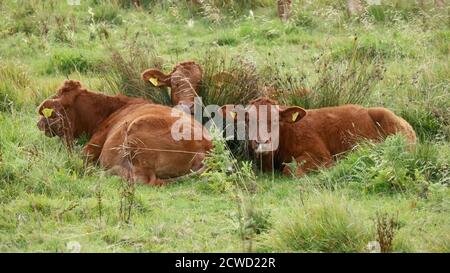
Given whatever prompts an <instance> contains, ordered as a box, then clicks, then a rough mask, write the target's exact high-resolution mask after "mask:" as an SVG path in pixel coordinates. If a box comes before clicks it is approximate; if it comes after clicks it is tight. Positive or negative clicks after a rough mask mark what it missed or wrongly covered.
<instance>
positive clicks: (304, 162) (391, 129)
mask: <svg viewBox="0 0 450 273" xmlns="http://www.w3.org/2000/svg"><path fill="white" fill-rule="evenodd" d="M250 104H251V105H250V107H247V108H245V109H243V108H240V110H239V108H235V107H234V106H233V105H228V106H223V107H222V113H223V114H224V115H226V117H227V118H228V119H234V120H235V121H236V119H237V117H239V116H245V121H246V124H247V126H246V127H247V130H248V127H249V122H255V123H257V126H258V128H259V127H260V126H264V125H266V126H267V127H266V128H268V129H270V128H275V127H272V124H271V122H272V121H271V116H277V115H278V116H279V119H278V120H276V119H274V121H273V122H278V128H279V133H277V132H269V133H270V134H269V135H270V138H263V137H261V136H260V135H259V133H257V135H256V137H255V138H254V140H250V143H249V146H250V147H249V148H250V150H252V151H253V152H254V153H255V156H256V157H257V159H259V160H261V161H262V168H263V170H265V171H271V170H273V168H276V169H280V170H281V169H282V170H283V173H285V174H295V175H297V176H299V175H302V174H304V173H305V172H308V171H310V170H314V169H317V168H319V167H326V166H330V165H332V163H333V159H334V157H336V156H338V155H340V154H342V153H345V152H346V151H349V150H351V149H352V147H354V146H355V144H356V143H357V142H358V141H361V140H363V139H366V140H373V141H378V140H381V139H383V138H385V137H387V136H389V135H394V134H396V133H400V134H403V135H405V137H406V138H407V140H408V142H409V143H410V144H414V143H415V142H416V134H415V132H414V130H413V128H412V127H411V126H410V125H409V124H408V123H407V122H406V121H405V120H404V119H402V118H400V117H398V116H396V115H395V114H394V113H392V112H391V111H389V110H388V109H385V108H364V107H361V106H358V105H344V106H338V107H328V108H321V109H313V110H305V109H303V108H301V107H297V106H293V107H289V106H278V105H277V102H276V101H274V100H271V99H267V98H259V99H256V100H253V101H251V102H250ZM267 106H274V107H270V108H268V109H271V110H268V111H267V116H269V117H268V118H266V119H261V114H259V113H261V112H259V110H260V109H261V108H263V107H267ZM239 111H240V112H241V113H237V112H239ZM275 112H276V113H275ZM251 116H253V118H251ZM261 120H267V122H266V124H262V121H261ZM273 143H277V144H278V145H277V147H275V145H272V144H273ZM262 145H264V149H262V148H261V147H262ZM267 147H269V148H267ZM293 159H294V160H295V162H296V163H297V165H294V166H296V167H295V170H293V168H291V167H289V166H288V165H291V164H286V163H289V162H292V161H293ZM291 166H292V165H291Z"/></svg>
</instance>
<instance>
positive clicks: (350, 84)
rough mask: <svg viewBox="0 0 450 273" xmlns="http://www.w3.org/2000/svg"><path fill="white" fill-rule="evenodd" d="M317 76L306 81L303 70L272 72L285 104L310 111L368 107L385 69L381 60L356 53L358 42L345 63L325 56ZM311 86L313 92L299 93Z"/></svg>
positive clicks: (318, 61)
mask: <svg viewBox="0 0 450 273" xmlns="http://www.w3.org/2000/svg"><path fill="white" fill-rule="evenodd" d="M315 72H316V75H315V77H314V78H313V77H311V79H309V81H310V82H309V83H308V82H307V81H306V79H305V76H304V75H303V73H302V72H301V71H300V72H298V71H297V75H296V74H294V73H293V72H289V73H288V74H284V75H283V72H281V70H277V69H275V70H273V71H272V75H273V76H272V78H273V79H275V80H274V82H275V83H276V85H277V86H276V87H277V88H280V89H284V90H285V92H282V93H281V94H280V96H279V97H278V98H277V99H278V100H279V101H280V103H282V104H286V105H298V106H302V107H305V108H308V109H312V108H321V107H329V106H337V105H343V104H366V103H367V102H368V101H369V100H370V98H371V95H372V93H373V91H374V88H375V86H376V84H377V83H378V82H379V81H380V80H382V79H383V74H384V72H385V67H384V64H383V60H382V58H381V57H378V56H376V57H374V58H367V57H365V55H364V54H360V53H358V51H357V42H356V38H355V43H354V46H353V51H352V55H351V56H350V57H349V58H348V59H345V60H341V61H336V60H333V58H332V56H330V55H322V56H321V57H320V58H319V59H318V60H317V61H316V63H315ZM305 85H306V86H310V87H311V90H312V91H311V92H307V93H306V94H305V93H302V94H300V93H299V90H300V91H301V90H303V89H304V87H305Z"/></svg>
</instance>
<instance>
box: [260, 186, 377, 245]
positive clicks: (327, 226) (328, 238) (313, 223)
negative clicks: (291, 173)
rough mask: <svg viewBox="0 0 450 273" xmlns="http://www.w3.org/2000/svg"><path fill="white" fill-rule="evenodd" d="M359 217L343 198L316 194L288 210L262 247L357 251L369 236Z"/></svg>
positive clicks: (370, 233) (263, 241) (366, 226)
mask: <svg viewBox="0 0 450 273" xmlns="http://www.w3.org/2000/svg"><path fill="white" fill-rule="evenodd" d="M362 219H363V218H362V217H361V215H360V214H359V211H358V210H357V209H356V208H355V207H354V206H353V205H352V203H350V202H349V201H347V200H345V198H337V197H336V196H333V195H331V194H327V193H324V194H318V195H317V196H316V195H315V196H312V197H310V198H309V199H308V200H306V202H305V204H304V206H301V207H295V208H293V209H292V210H290V212H288V213H287V214H286V215H285V218H283V220H282V221H281V222H280V223H278V224H277V225H276V226H275V228H274V230H273V231H272V232H271V233H270V234H269V235H270V236H267V237H265V240H264V239H263V240H262V242H261V247H262V248H263V249H265V250H269V251H288V252H291V251H292V252H360V251H363V250H364V247H365V245H366V244H367V242H368V241H370V239H371V238H372V232H371V231H370V228H369V227H368V225H366V224H365V222H364V220H362Z"/></svg>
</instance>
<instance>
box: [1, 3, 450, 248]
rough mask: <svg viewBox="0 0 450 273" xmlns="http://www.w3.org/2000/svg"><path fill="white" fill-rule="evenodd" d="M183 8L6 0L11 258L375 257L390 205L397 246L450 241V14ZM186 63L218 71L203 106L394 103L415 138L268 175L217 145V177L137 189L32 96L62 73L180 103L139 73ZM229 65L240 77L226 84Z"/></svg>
mask: <svg viewBox="0 0 450 273" xmlns="http://www.w3.org/2000/svg"><path fill="white" fill-rule="evenodd" d="M182 2H183V3H180V4H179V5H175V4H173V2H172V1H159V0H154V1H153V0H152V1H142V3H143V7H141V8H138V9H136V8H135V7H133V6H132V5H130V1H81V5H80V6H68V5H67V4H66V1H56V0H52V1H39V0H35V1H2V2H0V25H1V26H2V27H1V28H0V39H1V41H2V42H1V43H0V251H2V252H14V251H19V252H22V251H26V252H34V251H38V252H41V251H45V252H54V251H56V252H69V251H71V247H70V245H73V244H75V245H76V244H79V245H80V246H81V251H82V252H102V251H107V252H122V251H125V252H140V251H151V252H159V251H161V252H180V251H188V252H200V251H211V252H237V251H261V252H274V251H277V252H278V251H280V252H291V251H294V252H297V251H301V252H303V251H305V252H365V251H367V249H366V246H367V244H368V243H369V242H372V241H375V240H376V239H377V235H376V230H377V224H376V222H377V221H376V219H377V215H379V214H380V213H388V214H389V215H398V223H399V225H398V230H396V231H395V236H394V240H393V242H392V251H394V252H429V251H431V252H449V251H450V236H449V232H448V231H449V230H450V218H449V217H448V214H449V212H450V189H449V186H450V162H449V158H450V143H449V141H450V110H449V109H450V80H449V77H448V75H450V66H449V65H448V64H449V63H450V62H449V61H450V59H449V53H450V51H449V44H448V37H449V33H450V29H449V26H450V25H449V24H448V22H449V16H448V8H444V9H435V8H434V7H433V6H432V5H431V4H432V3H431V2H432V1H427V3H426V5H425V7H424V10H422V8H421V7H419V6H417V5H416V4H415V2H414V1H400V0H398V1H396V0H394V1H384V2H386V3H384V4H383V5H382V6H377V7H371V8H370V9H368V10H367V11H365V12H364V13H363V14H361V15H359V16H354V17H350V16H349V15H348V14H347V12H346V10H345V5H343V4H342V3H344V2H342V1H341V2H342V3H341V2H335V1H328V0H321V1H294V10H293V16H292V20H290V21H289V22H287V23H286V24H283V23H282V22H281V21H280V20H279V19H278V18H277V17H276V10H275V6H274V4H273V1H266V0H259V1H231V0H230V1H212V0H211V1H206V4H207V5H204V6H200V7H193V6H191V5H190V4H189V1H182ZM428 2H429V3H428ZM89 8H91V9H89ZM250 10H252V13H253V16H251V13H250ZM355 37H356V38H357V39H355ZM188 59H192V60H195V61H196V62H199V63H201V64H202V65H203V67H204V70H205V85H204V86H203V87H202V90H201V94H202V96H204V102H206V103H218V104H224V103H233V102H239V103H245V102H246V101H248V100H249V99H251V98H253V97H255V96H257V95H258V93H259V92H260V91H261V88H262V87H263V86H273V87H276V88H278V89H282V90H284V91H283V92H282V94H280V95H279V97H278V99H279V100H280V101H281V102H283V103H286V104H296V105H301V106H303V107H306V108H315V107H322V106H328V105H338V104H344V103H358V104H363V105H365V106H385V107H388V108H390V109H392V110H393V111H395V112H396V113H397V114H399V115H400V116H402V117H404V118H405V119H406V120H407V121H408V122H409V123H410V124H411V125H412V126H413V127H414V129H415V130H416V132H417V135H418V138H419V144H418V145H417V146H416V148H415V149H411V150H408V149H407V148H406V144H405V142H404V140H403V139H402V138H399V137H393V138H390V139H388V140H387V141H386V142H384V143H381V144H377V145H373V144H361V145H359V147H358V148H357V149H355V151H352V152H350V153H348V154H346V155H345V156H344V157H341V158H339V160H338V161H337V162H336V164H335V166H334V167H333V168H331V169H327V170H320V171H318V172H315V173H311V174H309V175H307V176H304V177H301V178H291V177H283V176H281V175H280V174H277V173H276V174H274V176H272V175H271V174H261V173H259V171H257V170H256V175H257V176H256V177H255V176H254V175H253V172H252V171H251V168H250V165H249V164H244V163H240V168H237V167H236V165H235V170H238V169H239V170H240V171H239V172H238V171H236V173H233V175H230V174H229V168H228V167H229V164H231V165H233V164H236V163H233V161H232V160H230V156H229V155H228V152H226V151H225V149H226V148H225V146H220V145H219V146H217V150H216V151H215V156H214V157H212V158H211V161H210V164H211V165H212V166H214V168H213V169H212V170H211V171H210V172H208V173H207V174H206V175H204V176H202V177H200V178H195V179H190V180H186V181H180V182H178V183H176V184H173V185H169V186H166V187H161V188H158V187H147V186H142V185H138V186H137V187H136V188H133V187H129V186H126V185H127V184H125V183H124V182H123V181H122V180H121V179H119V178H117V177H111V176H109V175H108V174H107V173H106V172H104V171H103V170H102V169H101V168H99V167H98V166H93V165H86V164H85V163H84V162H83V159H82V157H81V152H80V151H81V147H82V146H81V142H80V143H79V144H77V145H76V146H75V149H74V152H73V153H72V154H69V153H68V152H67V150H66V149H65V148H64V146H63V144H62V142H61V141H60V140H58V139H50V138H47V137H45V136H44V135H43V134H42V133H41V132H40V131H39V130H38V129H37V127H36V122H37V118H38V117H37V113H36V107H37V106H38V105H39V103H40V102H41V101H42V100H43V99H45V98H47V97H48V96H50V95H52V94H53V93H54V92H55V90H56V89H57V87H58V86H59V85H60V84H61V82H62V81H63V80H64V79H65V78H70V79H79V80H81V81H82V82H83V83H84V85H85V86H86V87H88V88H89V89H91V90H96V91H101V92H104V93H108V94H116V93H119V92H120V93H124V94H128V95H132V96H145V97H149V98H152V99H153V100H155V101H157V102H161V103H168V97H167V94H166V93H165V92H164V90H159V89H156V88H152V87H151V86H149V85H146V84H145V83H143V82H141V80H140V79H139V73H140V72H141V71H142V70H143V69H145V68H148V67H149V66H152V67H159V68H161V69H162V70H164V71H170V70H171V69H172V67H173V65H174V64H175V63H177V62H179V61H183V60H188ZM221 71H233V72H234V73H235V75H236V76H237V77H238V78H237V79H236V80H235V81H233V82H231V83H227V85H225V86H221V87H220V88H217V87H215V86H213V84H212V83H211V78H212V76H213V75H214V73H216V72H221ZM304 87H307V88H311V89H312V93H311V94H310V95H308V96H306V97H299V96H298V94H297V93H296V90H298V89H299V88H304ZM233 145H235V143H234V144H233ZM241 147H242V146H239V145H238V146H237V147H234V146H233V147H232V148H233V149H232V150H233V151H235V149H237V150H239V149H240V148H241ZM220 149H222V150H220ZM238 156H239V157H240V158H241V157H242V156H243V155H241V154H239V155H238ZM244 157H245V156H244ZM255 165H257V164H255ZM244 180H246V181H247V182H246V183H241V182H243V181H244Z"/></svg>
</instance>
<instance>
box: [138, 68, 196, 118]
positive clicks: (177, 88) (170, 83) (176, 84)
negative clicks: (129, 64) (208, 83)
mask: <svg viewBox="0 0 450 273" xmlns="http://www.w3.org/2000/svg"><path fill="white" fill-rule="evenodd" d="M202 73H203V72H202V69H201V67H200V66H199V65H198V64H196V63H195V62H191V61H188V62H182V63H179V64H177V65H176V66H175V68H174V69H173V70H172V72H170V73H169V74H165V73H163V72H162V71H160V70H159V69H156V68H151V69H147V70H145V71H144V72H142V74H141V77H142V79H143V80H144V81H146V82H147V81H148V82H150V83H152V84H153V85H154V86H157V87H169V88H170V89H171V90H170V97H171V100H172V105H173V106H176V105H179V104H181V105H184V106H186V107H187V108H188V109H190V110H191V112H193V110H194V98H195V97H196V96H197V95H198V92H199V91H200V84H201V81H202Z"/></svg>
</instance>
